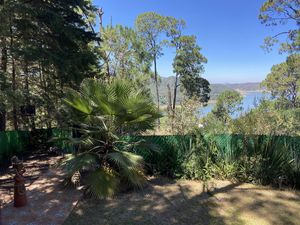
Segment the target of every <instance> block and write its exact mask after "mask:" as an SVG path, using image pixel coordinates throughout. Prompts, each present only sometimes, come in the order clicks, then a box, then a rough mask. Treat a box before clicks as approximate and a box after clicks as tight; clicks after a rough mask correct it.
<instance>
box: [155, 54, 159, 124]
mask: <svg viewBox="0 0 300 225" xmlns="http://www.w3.org/2000/svg"><path fill="white" fill-rule="evenodd" d="M154 80H155V88H156V97H157V109H158V111H159V108H160V100H159V90H158V74H157V63H156V55H154ZM157 121H158V128H160V119H158V120H157Z"/></svg>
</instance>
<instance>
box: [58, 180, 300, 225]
mask: <svg viewBox="0 0 300 225" xmlns="http://www.w3.org/2000/svg"><path fill="white" fill-rule="evenodd" d="M299 212H300V193H299V192H296V191H288V190H285V191H280V190H275V189H272V188H270V187H262V186H256V185H252V184H235V183H231V182H229V181H212V182H209V183H208V184H204V183H202V182H198V181H187V180H179V181H174V180H169V179H165V178H153V179H151V180H149V184H148V185H147V187H146V188H145V189H143V190H140V191H134V192H131V193H125V194H124V193H123V194H120V195H119V196H117V197H115V198H114V199H108V200H97V201H96V200H81V201H80V202H79V203H78V204H77V206H76V207H75V208H74V209H73V211H72V213H71V214H70V216H69V217H68V219H67V220H66V221H65V223H64V225H73V224H77V225H83V224H84V225H89V224H92V225H117V224H118V225H119V224H122V225H140V224H143V225H150V224H151V225H153V224H154V225H156V224H157V225H169V224H176V225H177V224H178V225H194V224H195V225H200V224H201V225H202V224H203V225H211V224H218V225H219V224H220V225H231V224H232V225H300V213H299Z"/></svg>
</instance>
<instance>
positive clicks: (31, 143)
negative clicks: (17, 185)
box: [0, 129, 73, 165]
mask: <svg viewBox="0 0 300 225" xmlns="http://www.w3.org/2000/svg"><path fill="white" fill-rule="evenodd" d="M71 135H72V133H71V131H66V130H60V129H48V130H46V129H44V130H35V131H31V132H30V131H7V132H0V164H4V165H6V164H9V161H10V158H11V157H12V156H13V155H24V154H25V153H29V154H30V153H31V152H35V151H42V152H43V151H47V149H49V147H51V146H57V147H60V148H61V149H63V150H64V152H72V150H73V148H72V146H70V145H68V144H66V143H64V142H63V141H56V142H49V140H50V139H51V138H53V137H58V138H63V137H70V136H71Z"/></svg>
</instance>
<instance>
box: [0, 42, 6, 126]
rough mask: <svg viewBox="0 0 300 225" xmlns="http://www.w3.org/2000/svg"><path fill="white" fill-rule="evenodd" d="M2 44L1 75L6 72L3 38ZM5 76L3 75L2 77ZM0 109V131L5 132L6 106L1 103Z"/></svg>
mask: <svg viewBox="0 0 300 225" xmlns="http://www.w3.org/2000/svg"><path fill="white" fill-rule="evenodd" d="M2 43H3V44H4V47H3V48H2V51H1V67H0V68H1V70H2V72H3V73H6V72H7V48H6V46H5V38H3V39H2ZM4 76H5V75H4ZM0 91H2V90H1V87H0ZM1 104H2V105H1V108H0V131H5V130H6V109H5V108H6V106H5V104H4V103H1Z"/></svg>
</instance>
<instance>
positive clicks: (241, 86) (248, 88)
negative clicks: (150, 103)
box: [150, 76, 263, 104]
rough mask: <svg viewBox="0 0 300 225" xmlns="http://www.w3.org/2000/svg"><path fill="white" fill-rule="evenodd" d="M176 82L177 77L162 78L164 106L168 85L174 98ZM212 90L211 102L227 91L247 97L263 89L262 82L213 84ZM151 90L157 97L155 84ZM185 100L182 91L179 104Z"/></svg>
mask: <svg viewBox="0 0 300 225" xmlns="http://www.w3.org/2000/svg"><path fill="white" fill-rule="evenodd" d="M174 82H175V77H174V76H170V77H161V78H160V83H159V92H160V98H161V101H162V104H165V103H167V98H168V89H167V85H168V84H169V85H170V88H171V94H172V96H173V90H174ZM210 88H211V100H215V99H216V98H217V97H218V95H219V94H220V93H222V92H223V91H225V90H236V91H238V92H239V93H241V94H242V95H246V94H247V93H249V92H262V91H263V88H262V87H261V86H260V82H245V83H213V84H211V85H210ZM150 90H151V93H152V95H153V96H154V97H155V96H156V91H155V84H154V82H152V83H151V85H150ZM182 98H183V94H182V93H181V91H180V87H179V92H178V99H177V103H180V102H181V100H182Z"/></svg>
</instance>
